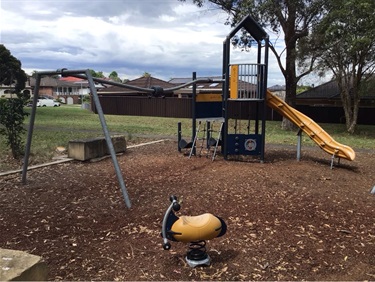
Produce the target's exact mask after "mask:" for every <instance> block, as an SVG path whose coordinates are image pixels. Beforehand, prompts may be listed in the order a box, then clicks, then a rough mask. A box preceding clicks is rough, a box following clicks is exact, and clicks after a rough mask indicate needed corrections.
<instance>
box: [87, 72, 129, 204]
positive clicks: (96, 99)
mask: <svg viewBox="0 0 375 282" xmlns="http://www.w3.org/2000/svg"><path fill="white" fill-rule="evenodd" d="M86 77H87V80H88V81H89V86H90V91H91V93H92V97H93V99H94V103H95V106H96V110H97V112H98V115H99V119H100V123H101V125H102V129H103V132H104V136H105V141H106V142H107V146H108V150H109V152H110V154H111V157H112V162H113V166H114V167H115V171H116V175H117V179H118V182H119V184H120V187H121V191H122V194H123V196H124V200H125V204H126V206H127V207H128V208H130V207H131V203H130V199H129V196H128V192H127V191H126V187H125V182H124V179H123V177H122V174H121V169H120V166H119V164H118V162H117V158H116V153H115V149H114V148H113V144H112V139H111V136H110V135H109V131H108V127H107V123H106V121H105V118H104V114H103V109H102V106H101V105H100V100H99V97H98V93H97V92H96V88H95V83H94V80H93V78H92V75H91V73H90V70H86Z"/></svg>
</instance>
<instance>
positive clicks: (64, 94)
mask: <svg viewBox="0 0 375 282" xmlns="http://www.w3.org/2000/svg"><path fill="white" fill-rule="evenodd" d="M29 83H30V87H31V89H33V90H34V88H35V83H36V79H35V78H34V77H30V78H29ZM96 88H97V89H99V88H103V85H101V84H96ZM89 93H90V90H89V83H88V81H87V80H84V79H81V78H76V77H61V78H60V77H57V78H56V77H52V76H45V77H42V78H41V80H40V85H39V95H45V96H50V97H53V98H54V99H59V100H61V102H62V103H66V104H79V103H81V99H82V96H83V95H88V94H89Z"/></svg>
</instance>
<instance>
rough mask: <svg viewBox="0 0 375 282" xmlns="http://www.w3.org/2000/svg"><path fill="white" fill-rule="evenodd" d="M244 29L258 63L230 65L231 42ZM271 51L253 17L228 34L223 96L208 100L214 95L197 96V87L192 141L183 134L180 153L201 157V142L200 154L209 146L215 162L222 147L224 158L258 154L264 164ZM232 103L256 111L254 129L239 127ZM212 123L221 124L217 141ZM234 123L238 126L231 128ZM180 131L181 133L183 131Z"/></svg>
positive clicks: (265, 35) (246, 19) (264, 34)
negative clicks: (182, 150) (250, 40)
mask: <svg viewBox="0 0 375 282" xmlns="http://www.w3.org/2000/svg"><path fill="white" fill-rule="evenodd" d="M241 30H245V31H246V32H247V33H248V34H250V35H251V37H252V40H253V41H252V42H253V45H254V46H256V47H257V60H256V62H255V63H253V64H231V63H230V46H231V40H232V38H233V37H234V36H236V34H237V33H238V32H239V31H241ZM268 48H269V38H268V35H267V33H266V32H265V31H264V30H263V29H262V28H261V27H260V26H259V25H258V23H257V22H255V21H254V20H253V19H252V18H251V17H250V16H247V17H244V18H243V19H242V21H241V22H240V23H239V24H238V25H237V26H236V27H235V28H234V29H233V30H232V31H231V32H230V33H229V34H228V36H227V37H226V40H225V41H224V43H223V71H222V84H223V87H222V92H221V95H220V96H219V97H218V96H217V94H216V97H215V98H211V99H208V98H204V96H205V95H207V96H209V95H210V96H213V95H214V94H212V93H205V94H204V93H200V94H197V93H196V88H193V95H192V103H193V107H192V108H193V113H192V116H193V118H192V128H193V133H192V139H191V141H190V142H187V141H185V140H184V139H182V138H181V135H182V134H179V140H178V141H179V150H181V149H183V148H190V153H189V157H191V156H192V155H196V154H197V144H198V143H199V142H200V144H201V145H200V150H199V152H198V154H199V153H200V152H201V151H202V148H203V147H204V146H205V145H204V144H205V143H206V147H207V148H208V149H209V152H211V150H210V149H211V148H213V150H212V152H211V153H210V154H211V155H212V160H214V159H215V156H216V154H217V152H218V146H220V150H221V153H222V154H223V156H224V159H228V158H229V157H230V156H240V155H256V156H260V160H261V161H263V160H264V149H265V145H264V144H265V129H266V125H265V121H266V91H267V67H268ZM199 95H200V96H201V97H200V98H198V97H199ZM229 101H235V102H236V101H237V102H241V103H242V104H243V105H244V106H245V107H251V108H252V109H254V110H255V112H256V114H255V120H254V126H252V127H251V126H250V119H249V120H248V124H247V126H245V127H241V126H239V123H240V122H241V121H240V120H239V119H238V118H237V117H236V115H235V113H234V114H233V113H231V108H230V103H229ZM212 122H216V123H218V122H219V123H220V125H219V130H218V131H217V137H216V139H215V138H214V137H213V136H212V127H211V124H212ZM197 123H198V125H197ZM202 124H203V130H202V131H203V132H201V128H202ZM230 124H234V126H232V127H230V126H229V125H230ZM179 126H180V125H179ZM178 131H179V133H180V132H181V130H180V128H179V129H178Z"/></svg>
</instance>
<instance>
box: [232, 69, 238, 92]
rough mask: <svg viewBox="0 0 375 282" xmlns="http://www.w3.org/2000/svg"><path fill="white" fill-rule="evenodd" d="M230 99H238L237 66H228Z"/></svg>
mask: <svg viewBox="0 0 375 282" xmlns="http://www.w3.org/2000/svg"><path fill="white" fill-rule="evenodd" d="M230 69H231V70H230V98H231V99H237V98H238V65H232V66H230Z"/></svg>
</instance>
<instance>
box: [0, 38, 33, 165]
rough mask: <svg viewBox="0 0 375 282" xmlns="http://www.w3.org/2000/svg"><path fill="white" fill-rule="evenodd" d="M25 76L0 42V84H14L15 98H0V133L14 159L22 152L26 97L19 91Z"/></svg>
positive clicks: (24, 82) (17, 62)
mask: <svg viewBox="0 0 375 282" xmlns="http://www.w3.org/2000/svg"><path fill="white" fill-rule="evenodd" d="M26 81H27V76H26V74H25V72H24V71H23V70H22V69H21V62H20V61H19V60H17V59H16V58H15V57H13V56H12V55H11V53H10V51H9V50H8V49H7V48H5V46H4V45H2V44H0V84H2V85H9V86H14V91H15V94H16V96H17V97H16V98H10V99H0V125H2V127H1V128H0V134H2V135H4V136H5V137H6V140H7V141H6V143H7V145H8V146H10V148H11V150H12V155H13V157H14V158H15V159H17V158H19V157H21V156H22V154H23V142H22V133H23V132H24V131H25V129H24V127H23V121H24V118H25V116H27V113H26V112H25V111H24V105H25V103H26V100H27V97H25V96H24V95H23V93H22V92H21V91H22V90H23V89H24V88H25V85H26Z"/></svg>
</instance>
